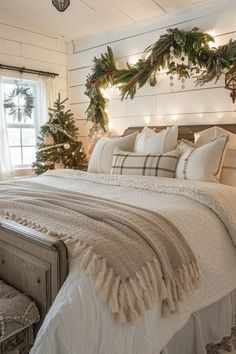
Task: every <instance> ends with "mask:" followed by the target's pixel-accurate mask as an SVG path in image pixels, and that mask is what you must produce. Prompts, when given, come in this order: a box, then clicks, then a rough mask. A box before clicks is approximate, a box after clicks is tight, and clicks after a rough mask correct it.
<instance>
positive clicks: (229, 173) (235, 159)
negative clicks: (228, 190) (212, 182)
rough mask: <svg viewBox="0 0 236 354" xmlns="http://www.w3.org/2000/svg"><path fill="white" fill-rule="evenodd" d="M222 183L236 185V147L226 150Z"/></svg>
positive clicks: (221, 177)
mask: <svg viewBox="0 0 236 354" xmlns="http://www.w3.org/2000/svg"><path fill="white" fill-rule="evenodd" d="M220 183H223V184H227V185H229V186H233V187H236V149H235V150H233V149H227V150H226V153H225V158H224V162H223V167H222V171H221V176H220Z"/></svg>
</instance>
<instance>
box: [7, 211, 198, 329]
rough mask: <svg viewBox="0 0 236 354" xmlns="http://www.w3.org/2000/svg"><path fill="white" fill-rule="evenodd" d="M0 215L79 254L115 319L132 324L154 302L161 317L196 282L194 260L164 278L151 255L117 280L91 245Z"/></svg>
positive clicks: (33, 224) (104, 260) (195, 284)
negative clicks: (147, 259) (160, 310)
mask: <svg viewBox="0 0 236 354" xmlns="http://www.w3.org/2000/svg"><path fill="white" fill-rule="evenodd" d="M0 216H2V217H4V218H6V219H10V220H13V221H15V222H17V223H19V224H21V225H24V226H27V227H30V228H32V229H34V230H37V231H39V232H42V233H44V234H47V235H49V236H53V237H58V238H59V239H61V240H63V241H64V242H65V244H66V245H67V247H68V249H69V251H70V253H71V255H72V256H79V255H80V264H81V267H82V268H83V269H84V270H85V271H86V272H87V273H88V274H89V275H91V277H92V278H93V279H94V280H95V288H96V291H97V293H98V294H99V297H100V298H101V300H102V301H103V302H104V303H105V304H106V305H107V306H108V308H109V310H110V311H111V312H112V313H113V314H114V315H115V316H116V317H117V320H118V322H120V323H121V324H124V323H135V322H137V320H138V318H139V317H140V316H141V315H142V314H143V312H144V311H145V310H147V309H151V308H152V307H153V306H154V304H155V303H157V302H158V301H159V302H161V304H162V316H167V315H168V314H169V313H172V312H176V311H177V310H178V306H179V303H180V302H181V301H182V300H183V292H186V293H188V294H190V293H192V292H193V291H194V289H196V288H197V287H198V285H199V269H198V266H197V264H196V263H195V262H189V263H187V264H183V265H182V267H181V268H179V269H178V270H176V271H175V278H174V279H168V280H166V279H164V278H163V275H162V270H161V266H160V263H159V260H158V259H157V258H153V259H152V260H151V261H149V262H147V263H146V264H145V265H143V266H142V267H141V269H139V270H138V271H136V273H134V274H133V275H132V276H130V277H129V278H127V279H121V278H120V276H119V275H117V274H115V272H114V271H113V269H112V268H111V267H109V265H108V263H107V261H106V259H105V258H102V256H99V255H98V254H96V253H95V252H94V250H93V246H91V245H88V244H86V243H85V242H82V241H81V240H78V239H76V238H74V237H69V236H66V235H64V234H62V233H58V232H56V231H54V230H48V229H47V228H46V227H45V226H40V225H37V224H36V223H32V222H30V221H28V220H27V219H22V218H17V217H16V216H15V215H14V214H11V213H9V212H6V211H2V210H0Z"/></svg>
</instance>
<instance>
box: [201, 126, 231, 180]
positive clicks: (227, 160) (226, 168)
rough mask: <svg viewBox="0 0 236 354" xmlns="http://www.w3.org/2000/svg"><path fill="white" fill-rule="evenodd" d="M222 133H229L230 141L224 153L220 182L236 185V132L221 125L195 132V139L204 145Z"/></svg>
mask: <svg viewBox="0 0 236 354" xmlns="http://www.w3.org/2000/svg"><path fill="white" fill-rule="evenodd" d="M222 134H225V135H228V136H229V141H228V144H227V149H226V152H225V155H224V160H223V165H222V170H221V176H220V182H221V183H223V184H227V185H230V186H234V187H236V134H233V133H231V132H229V131H228V130H225V129H222V128H220V127H211V128H209V129H205V130H203V131H202V132H199V133H196V134H194V139H195V142H196V143H197V144H198V145H203V144H207V143H209V142H210V141H212V140H214V139H215V138H217V137H219V136H220V135H222Z"/></svg>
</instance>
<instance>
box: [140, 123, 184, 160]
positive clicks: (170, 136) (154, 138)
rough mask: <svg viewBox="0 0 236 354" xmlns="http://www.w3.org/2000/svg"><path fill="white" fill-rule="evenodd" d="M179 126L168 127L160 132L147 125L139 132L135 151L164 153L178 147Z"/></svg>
mask: <svg viewBox="0 0 236 354" xmlns="http://www.w3.org/2000/svg"><path fill="white" fill-rule="evenodd" d="M177 139H178V127H177V126H175V127H168V128H166V129H163V130H162V131H160V132H159V133H156V132H154V131H153V130H152V129H149V128H147V127H145V128H143V130H142V132H141V133H140V134H138V136H137V139H136V143H135V152H138V153H142V154H162V153H164V152H168V151H172V150H174V149H176V146H177Z"/></svg>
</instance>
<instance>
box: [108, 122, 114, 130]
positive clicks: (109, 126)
mask: <svg viewBox="0 0 236 354" xmlns="http://www.w3.org/2000/svg"><path fill="white" fill-rule="evenodd" d="M112 128H113V124H112V122H111V121H109V122H108V129H112Z"/></svg>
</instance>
